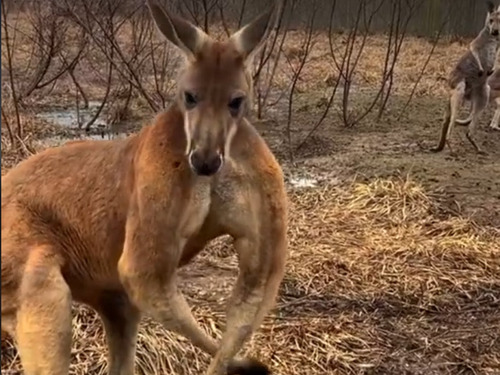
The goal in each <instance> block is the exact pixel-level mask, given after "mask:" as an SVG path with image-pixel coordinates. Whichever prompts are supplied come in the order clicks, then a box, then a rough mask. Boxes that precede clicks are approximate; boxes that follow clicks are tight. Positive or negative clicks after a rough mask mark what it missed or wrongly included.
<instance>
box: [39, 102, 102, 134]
mask: <svg viewBox="0 0 500 375" xmlns="http://www.w3.org/2000/svg"><path fill="white" fill-rule="evenodd" d="M100 105H101V102H99V101H89V107H88V108H80V109H79V111H78V113H77V111H76V108H74V107H71V108H55V109H52V110H50V111H47V112H41V113H39V114H38V115H37V116H38V117H40V118H41V119H43V120H45V121H48V122H51V123H53V124H56V125H59V126H61V127H63V128H75V129H78V123H80V124H82V126H83V127H84V126H85V124H87V123H88V122H89V121H90V120H91V119H92V118H93V117H94V116H95V114H96V113H97V111H98V109H99V107H100ZM104 111H105V108H104V109H103V110H102V112H101V113H100V116H102V115H103V113H104ZM78 117H79V120H80V121H79V122H78ZM92 126H93V127H99V126H101V127H102V126H106V125H105V123H104V121H103V120H102V119H100V118H98V119H97V120H96V122H95V123H94V124H93V125H92Z"/></svg>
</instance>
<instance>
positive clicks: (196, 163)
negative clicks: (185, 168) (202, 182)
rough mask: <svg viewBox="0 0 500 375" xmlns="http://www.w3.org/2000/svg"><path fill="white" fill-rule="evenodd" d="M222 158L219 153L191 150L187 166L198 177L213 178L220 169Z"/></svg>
mask: <svg viewBox="0 0 500 375" xmlns="http://www.w3.org/2000/svg"><path fill="white" fill-rule="evenodd" d="M223 163H224V158H223V156H222V154H221V153H220V152H217V151H212V150H206V151H203V150H199V149H197V150H193V151H191V152H190V153H189V165H190V166H191V169H192V170H193V172H194V173H196V174H197V175H198V176H213V175H214V174H216V173H217V172H219V170H220V169H221V168H222V164H223Z"/></svg>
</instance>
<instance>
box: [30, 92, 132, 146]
mask: <svg viewBox="0 0 500 375" xmlns="http://www.w3.org/2000/svg"><path fill="white" fill-rule="evenodd" d="M100 105H101V102H99V101H89V106H88V108H82V109H79V111H78V113H77V111H76V108H75V107H70V108H53V109H51V110H49V111H45V112H41V113H39V114H38V115H37V116H38V117H39V118H41V119H43V120H45V121H47V122H50V123H52V124H54V125H56V126H58V127H60V128H61V129H63V130H64V132H63V134H62V135H54V136H50V137H45V138H42V139H38V140H36V141H35V143H36V144H37V146H40V147H42V148H45V147H57V146H60V145H62V144H64V143H66V142H67V141H70V140H75V139H85V140H97V141H99V140H109V139H115V138H125V137H126V136H127V133H126V132H125V131H120V130H118V131H117V129H113V130H111V129H110V127H109V126H107V125H106V122H105V120H104V119H103V117H104V116H105V110H106V107H104V108H103V110H102V111H101V113H100V114H99V117H98V118H97V120H96V121H95V122H94V123H93V124H92V126H91V128H90V129H89V131H85V125H86V124H87V123H88V122H89V121H90V120H91V119H92V118H93V117H94V116H95V115H96V113H97V111H98V110H99V107H100ZM79 123H80V124H81V125H82V126H81V128H79V127H78V124H79ZM117 128H118V129H121V127H117Z"/></svg>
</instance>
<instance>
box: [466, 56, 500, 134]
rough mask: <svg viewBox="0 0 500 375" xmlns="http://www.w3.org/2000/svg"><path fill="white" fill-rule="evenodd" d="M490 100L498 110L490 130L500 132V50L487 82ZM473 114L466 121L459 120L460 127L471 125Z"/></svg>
mask: <svg viewBox="0 0 500 375" xmlns="http://www.w3.org/2000/svg"><path fill="white" fill-rule="evenodd" d="M486 83H487V85H488V93H489V100H488V103H493V102H495V103H496V105H497V108H496V110H495V114H494V115H493V118H492V119H491V122H490V128H492V129H495V130H500V125H499V123H500V50H498V52H497V57H496V60H495V66H494V68H493V73H492V74H491V75H490V76H489V77H488V80H487V82H486ZM472 117H473V112H471V113H470V115H469V117H468V118H466V119H465V120H457V121H456V123H457V124H458V125H469V124H470V122H471V121H472Z"/></svg>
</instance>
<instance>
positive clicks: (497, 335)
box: [2, 179, 500, 375]
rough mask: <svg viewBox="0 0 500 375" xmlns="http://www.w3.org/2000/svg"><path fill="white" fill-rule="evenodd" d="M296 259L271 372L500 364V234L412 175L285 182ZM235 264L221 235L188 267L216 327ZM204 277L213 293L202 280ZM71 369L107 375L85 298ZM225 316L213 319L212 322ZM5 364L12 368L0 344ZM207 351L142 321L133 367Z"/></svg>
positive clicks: (193, 364) (270, 350)
mask: <svg viewBox="0 0 500 375" xmlns="http://www.w3.org/2000/svg"><path fill="white" fill-rule="evenodd" d="M290 201H291V207H290V209H291V217H290V231H289V236H290V237H289V240H290V251H291V253H290V258H289V263H288V271H287V275H286V278H285V281H284V283H283V287H282V290H281V294H280V299H279V303H278V308H277V309H276V310H275V314H274V320H273V319H271V318H270V319H268V320H267V321H266V323H265V325H264V327H263V328H262V329H261V330H260V331H259V333H258V335H257V336H256V337H255V340H253V342H252V343H251V345H250V346H249V349H250V351H251V352H252V353H253V354H254V355H256V356H258V357H259V358H261V359H262V360H264V361H266V362H267V363H269V364H270V365H271V366H272V368H273V369H274V371H275V373H276V374H283V375H294V374H305V373H306V374H498V373H499V372H500V315H499V314H498V311H499V309H500V303H499V301H500V233H499V231H498V230H497V229H494V228H484V227H483V228H482V227H478V226H476V225H475V224H474V223H473V222H471V221H469V220H467V219H465V218H461V217H451V216H447V215H445V214H444V212H443V211H442V210H441V206H440V203H439V202H440V195H439V194H437V193H434V194H429V193H428V192H426V191H424V190H423V189H422V188H421V187H420V186H419V185H417V184H415V183H414V182H412V181H410V180H400V179H395V180H374V181H372V182H370V183H367V184H355V185H352V186H350V187H348V188H347V189H340V188H334V187H330V186H324V187H321V188H319V189H305V190H304V189H302V190H295V191H294V190H291V191H290ZM236 270H237V264H236V260H235V257H234V255H233V254H232V252H231V251H230V250H229V247H228V243H227V241H225V240H224V239H222V240H218V241H216V242H215V243H214V244H213V245H212V246H211V247H210V249H209V250H207V251H206V252H205V253H204V254H202V256H201V257H200V258H199V259H198V260H196V262H195V263H194V264H192V265H190V266H189V267H188V268H187V269H185V270H184V271H183V289H184V290H185V291H186V293H187V294H188V296H189V298H190V300H191V304H192V305H194V306H195V307H194V310H195V313H196V314H197V316H198V317H199V319H200V322H201V323H203V324H204V326H205V327H206V328H207V330H209V331H212V332H213V331H216V332H217V333H219V326H218V323H219V322H221V321H222V319H223V316H224V314H223V311H224V305H223V301H222V300H221V298H222V297H225V296H226V295H227V293H228V291H229V288H230V286H231V283H232V281H233V279H234V277H235V274H236ZM207 288H208V290H207ZM75 313H76V316H75V318H74V344H73V352H72V354H73V361H72V373H73V374H105V352H106V350H105V347H104V346H103V345H104V343H103V333H102V328H101V326H100V324H99V322H98V318H97V317H96V316H95V315H94V314H93V313H92V312H91V311H89V310H88V309H86V308H83V307H77V308H76V309H75ZM216 322H217V323H216ZM2 346H3V348H2V349H3V350H2V374H17V373H19V372H18V369H19V362H18V358H17V357H16V356H15V350H14V349H13V348H12V346H11V344H10V343H8V342H3V343H2ZM207 359H208V358H207V356H206V355H204V354H202V353H200V352H199V351H198V350H196V349H194V348H193V347H192V346H191V345H190V344H188V343H186V342H185V340H183V339H179V338H178V337H177V336H175V335H173V334H170V333H168V332H166V331H165V330H163V329H161V328H160V327H158V326H157V325H156V324H155V323H153V322H151V321H148V320H146V321H145V322H144V323H143V325H142V327H141V331H140V337H139V343H138V356H137V365H138V369H139V372H138V373H139V374H172V373H178V374H199V373H201V372H202V371H203V370H204V368H205V366H206V364H207Z"/></svg>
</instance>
